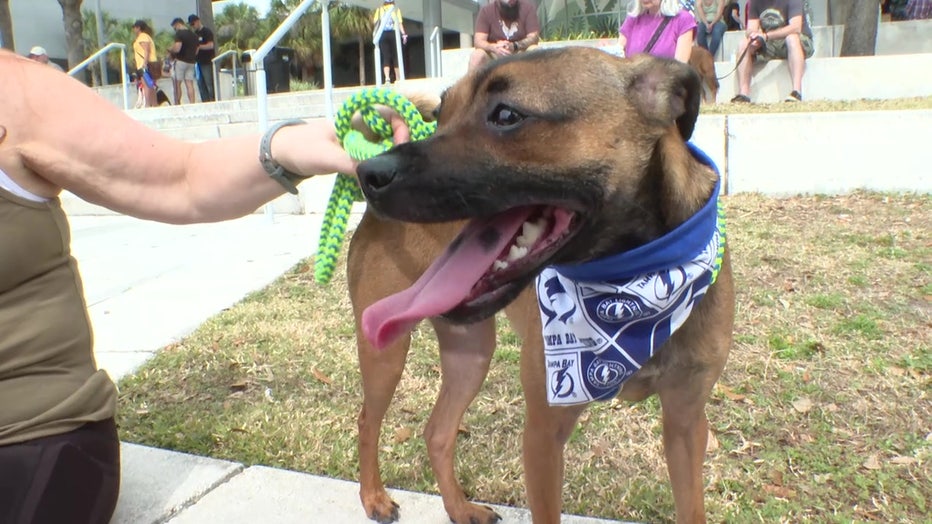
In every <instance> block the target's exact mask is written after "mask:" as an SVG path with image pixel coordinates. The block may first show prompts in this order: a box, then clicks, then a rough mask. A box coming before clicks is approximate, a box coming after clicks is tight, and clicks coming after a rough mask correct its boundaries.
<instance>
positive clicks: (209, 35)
mask: <svg viewBox="0 0 932 524" xmlns="http://www.w3.org/2000/svg"><path fill="white" fill-rule="evenodd" d="M198 36H200V42H198V44H197V50H198V51H201V50H204V51H210V50H212V49H214V33H213V31H211V30H210V29H207V28H206V27H204V28H202V30H201V34H200V35H198Z"/></svg>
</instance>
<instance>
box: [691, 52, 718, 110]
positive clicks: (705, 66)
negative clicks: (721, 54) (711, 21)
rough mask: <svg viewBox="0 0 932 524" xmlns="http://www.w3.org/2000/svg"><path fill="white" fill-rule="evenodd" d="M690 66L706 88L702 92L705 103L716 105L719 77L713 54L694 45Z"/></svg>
mask: <svg viewBox="0 0 932 524" xmlns="http://www.w3.org/2000/svg"><path fill="white" fill-rule="evenodd" d="M689 65H690V66H691V67H692V68H693V69H695V70H696V73H698V74H699V78H701V79H702V83H703V85H704V86H705V89H703V91H702V100H703V102H706V103H712V104H714V103H715V101H716V98H718V88H719V83H718V77H716V76H715V58H714V57H713V56H712V53H710V52H709V50H708V49H705V48H704V47H700V46H697V45H694V46H693V50H692V53H690V55H689Z"/></svg>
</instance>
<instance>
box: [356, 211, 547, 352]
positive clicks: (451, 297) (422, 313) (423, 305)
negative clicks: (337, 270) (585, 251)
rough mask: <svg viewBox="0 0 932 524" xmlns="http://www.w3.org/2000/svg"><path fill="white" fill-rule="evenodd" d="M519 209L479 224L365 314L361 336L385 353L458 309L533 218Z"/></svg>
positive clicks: (477, 222) (478, 221)
mask: <svg viewBox="0 0 932 524" xmlns="http://www.w3.org/2000/svg"><path fill="white" fill-rule="evenodd" d="M531 211H532V209H531V208H519V209H513V210H510V211H508V212H507V213H504V214H501V215H497V216H495V217H494V218H492V219H488V220H474V221H472V222H470V223H469V224H467V225H466V227H465V228H463V231H462V232H461V233H460V234H459V236H457V237H456V239H455V240H453V242H452V243H450V245H449V246H448V247H447V249H446V251H444V253H443V254H442V255H440V257H439V258H438V259H437V260H435V261H434V263H433V264H431V266H430V267H429V268H427V271H425V272H424V274H423V275H421V278H419V279H418V280H417V282H415V283H414V284H413V285H412V286H411V287H409V288H408V289H406V290H404V291H401V292H399V293H396V294H394V295H391V296H389V297H385V298H383V299H382V300H380V301H378V302H376V303H375V304H372V305H371V306H369V307H368V308H366V310H365V311H363V313H362V331H363V334H364V335H365V336H366V339H368V340H369V343H371V344H372V345H373V346H375V347H376V349H384V348H385V347H386V346H388V345H389V344H390V343H392V342H393V341H394V340H395V339H396V338H398V337H400V336H402V335H404V334H405V333H407V332H409V331H411V329H413V328H414V326H415V325H416V324H417V323H418V322H420V321H421V320H423V319H425V318H428V317H433V316H437V315H440V314H442V313H446V312H447V311H449V310H451V309H453V308H454V307H455V306H457V305H459V304H460V303H461V302H462V301H463V300H464V299H465V298H466V296H467V295H468V294H469V291H470V290H471V289H472V287H473V285H475V283H476V282H477V281H478V280H479V279H480V278H481V277H482V275H483V274H485V272H486V271H487V270H488V269H489V267H491V266H492V263H493V262H495V259H496V258H498V256H499V254H500V253H501V252H502V250H504V249H505V247H507V246H508V244H509V243H510V242H511V240H512V238H513V237H514V235H515V234H516V233H517V231H518V229H519V228H520V227H521V224H523V223H524V221H525V220H526V219H527V217H528V216H529V215H530V213H531Z"/></svg>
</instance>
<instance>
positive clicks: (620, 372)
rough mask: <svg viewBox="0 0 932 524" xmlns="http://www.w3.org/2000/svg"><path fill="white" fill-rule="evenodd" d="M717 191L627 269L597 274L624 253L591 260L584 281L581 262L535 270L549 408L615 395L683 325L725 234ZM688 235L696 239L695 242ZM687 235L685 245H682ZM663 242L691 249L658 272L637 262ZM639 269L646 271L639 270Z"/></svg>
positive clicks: (625, 257) (623, 259)
mask: <svg viewBox="0 0 932 524" xmlns="http://www.w3.org/2000/svg"><path fill="white" fill-rule="evenodd" d="M717 196H718V195H717V191H716V194H715V195H713V200H712V201H710V204H711V208H710V206H709V205H707V206H706V208H704V209H703V211H701V212H700V213H703V212H704V213H705V215H706V216H704V217H699V218H700V220H696V221H692V224H691V225H686V227H689V228H692V229H693V230H692V231H686V232H685V233H686V234H687V237H684V236H683V235H682V233H684V232H683V231H675V232H674V233H677V234H671V235H667V236H666V237H664V238H661V239H658V241H655V242H652V243H651V244H649V245H648V246H645V247H646V248H647V249H646V250H644V251H642V252H640V253H637V258H636V260H637V261H638V262H639V264H635V266H636V267H637V269H635V270H634V273H633V274H631V273H628V274H625V272H624V271H622V272H621V273H620V274H619V273H618V272H615V271H612V273H613V274H612V275H611V278H601V277H604V276H605V271H604V270H605V268H606V267H611V266H612V265H613V264H605V262H606V261H609V262H615V261H617V262H618V263H619V264H621V265H622V266H624V265H625V264H626V263H627V262H629V261H630V259H631V258H632V257H630V256H629V253H625V254H622V255H619V256H617V257H611V258H610V259H606V260H603V261H599V262H598V265H597V267H596V269H595V271H594V273H593V277H594V278H591V279H589V278H580V276H581V275H582V273H584V271H581V270H580V268H581V267H582V266H576V267H573V268H572V269H571V270H568V269H567V268H557V267H548V268H546V269H544V271H543V272H541V274H540V276H538V278H537V284H536V285H537V300H538V307H539V309H540V315H541V326H542V333H541V334H542V336H543V343H544V358H545V366H546V370H547V380H548V386H547V400H548V402H549V403H550V404H551V405H573V404H582V403H587V402H592V401H594V400H608V399H611V398H613V397H615V396H616V395H617V394H618V392H619V390H620V389H621V386H622V384H623V383H624V382H625V381H626V380H628V379H629V378H631V377H632V376H633V375H634V374H635V373H636V372H637V371H638V370H640V369H641V367H643V366H644V365H645V364H646V363H647V362H648V361H649V360H650V359H651V357H653V356H654V354H655V353H656V352H657V351H658V350H660V349H661V347H662V346H663V345H664V343H665V342H666V341H667V339H669V337H670V336H671V335H672V334H673V333H675V332H676V330H677V329H679V328H680V327H681V326H682V325H683V324H684V323H685V322H686V319H687V318H689V315H690V313H692V311H693V310H694V308H695V307H696V305H697V304H698V303H699V301H700V300H702V298H703V297H704V296H705V293H706V291H707V290H708V289H709V286H711V285H712V284H713V283H714V282H715V278H716V276H717V273H718V269H719V268H720V267H721V262H722V255H723V253H724V246H725V235H724V221H723V217H722V213H721V208H720V206H718V202H717V200H718V198H717ZM697 217H698V214H697ZM696 235H699V237H698V238H700V239H701V241H699V242H698V243H697V242H696V241H695V240H696V238H697V237H696ZM688 236H692V237H693V238H692V242H690V241H689V240H687V241H686V242H683V239H684V238H688ZM670 242H673V243H677V244H681V243H686V244H690V243H691V244H692V245H693V246H694V248H693V249H691V250H687V251H686V252H685V253H686V255H685V256H684V257H681V258H679V259H678V260H677V262H676V263H673V264H665V265H663V266H662V267H660V268H659V269H658V268H656V267H651V265H650V263H649V262H648V263H647V264H646V265H644V261H645V260H649V259H650V257H651V256H652V253H657V252H664V249H668V248H669V247H670V246H669V245H664V244H665V243H667V244H668V243H670ZM703 242H704V243H703ZM696 247H698V250H699V251H698V253H696V252H695V251H696ZM689 251H692V252H689ZM668 253H669V252H664V254H668ZM644 268H649V270H644V271H640V270H639V269H644ZM566 273H570V274H569V275H567V274H566Z"/></svg>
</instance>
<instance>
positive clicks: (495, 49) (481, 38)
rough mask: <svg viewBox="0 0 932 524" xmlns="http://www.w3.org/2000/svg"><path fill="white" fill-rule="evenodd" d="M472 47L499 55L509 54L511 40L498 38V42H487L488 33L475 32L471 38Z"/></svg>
mask: <svg viewBox="0 0 932 524" xmlns="http://www.w3.org/2000/svg"><path fill="white" fill-rule="evenodd" d="M472 42H473V47H475V48H476V49H481V50H483V51H485V52H486V53H492V54H496V55H500V56H505V55H510V54H511V42H509V41H507V40H500V41H498V42H489V34H488V33H476V34H475V36H473V39H472Z"/></svg>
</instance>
